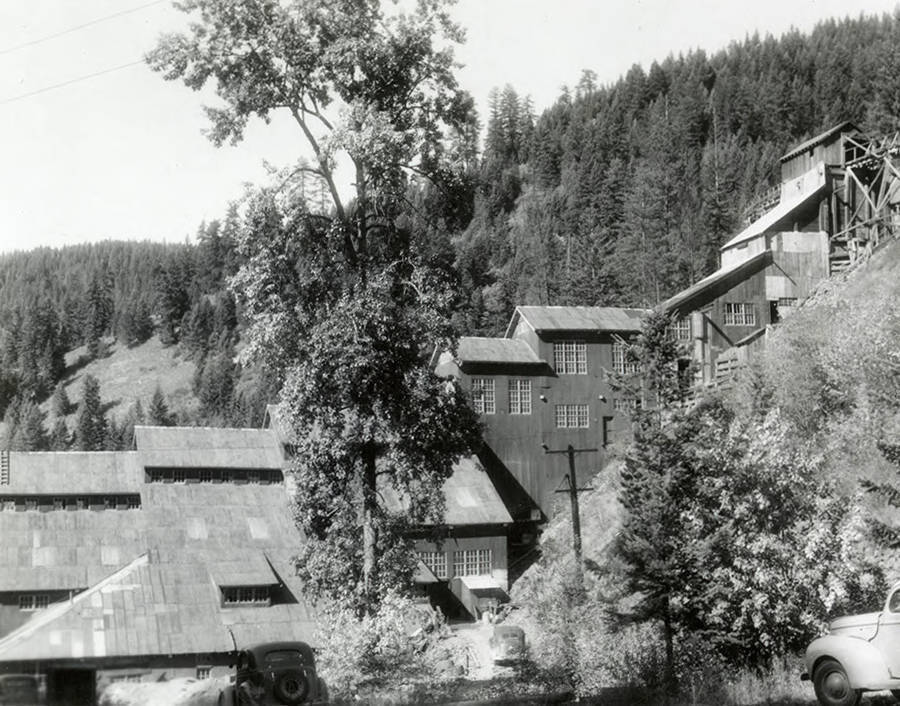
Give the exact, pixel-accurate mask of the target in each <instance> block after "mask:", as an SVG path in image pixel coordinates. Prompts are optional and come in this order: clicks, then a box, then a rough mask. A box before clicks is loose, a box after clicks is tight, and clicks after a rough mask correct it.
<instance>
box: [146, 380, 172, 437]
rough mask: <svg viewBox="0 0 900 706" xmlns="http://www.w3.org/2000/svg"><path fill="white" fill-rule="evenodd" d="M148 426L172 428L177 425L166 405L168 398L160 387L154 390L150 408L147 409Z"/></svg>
mask: <svg viewBox="0 0 900 706" xmlns="http://www.w3.org/2000/svg"><path fill="white" fill-rule="evenodd" d="M147 424H149V425H151V426H156V427H171V426H174V424H175V421H174V419H172V415H171V413H170V412H169V407H168V405H167V404H166V396H165V395H164V394H163V391H162V389H161V388H160V386H159V385H157V386H156V389H155V390H153V396H152V397H151V398H150V406H149V407H147Z"/></svg>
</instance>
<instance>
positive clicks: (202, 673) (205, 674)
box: [197, 667, 212, 679]
mask: <svg viewBox="0 0 900 706" xmlns="http://www.w3.org/2000/svg"><path fill="white" fill-rule="evenodd" d="M211 673H212V667H197V679H209V677H210V674H211Z"/></svg>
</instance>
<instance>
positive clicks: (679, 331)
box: [671, 318, 691, 341]
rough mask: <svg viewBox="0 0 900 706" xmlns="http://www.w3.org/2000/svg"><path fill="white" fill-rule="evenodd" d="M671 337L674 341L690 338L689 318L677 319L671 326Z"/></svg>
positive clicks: (688, 339)
mask: <svg viewBox="0 0 900 706" xmlns="http://www.w3.org/2000/svg"><path fill="white" fill-rule="evenodd" d="M671 331H672V337H673V338H674V339H675V340H676V341H690V340H691V320H690V319H688V318H684V319H678V320H677V321H675V322H674V323H673V324H672V327H671Z"/></svg>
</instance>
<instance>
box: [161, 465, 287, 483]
mask: <svg viewBox="0 0 900 706" xmlns="http://www.w3.org/2000/svg"><path fill="white" fill-rule="evenodd" d="M283 480H284V477H283V476H282V473H281V471H278V470H273V469H251V470H235V469H230V468H224V469H223V468H150V469H148V470H147V482H149V483H251V484H262V485H267V484H269V483H281V482H282V481H283Z"/></svg>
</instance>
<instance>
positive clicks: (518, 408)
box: [472, 378, 531, 414]
mask: <svg viewBox="0 0 900 706" xmlns="http://www.w3.org/2000/svg"><path fill="white" fill-rule="evenodd" d="M507 392H508V395H509V396H508V402H509V413H510V414H531V380H521V379H518V378H511V379H510V380H509V386H508V388H507ZM495 393H496V388H495V385H494V378H472V403H473V404H474V406H475V411H476V412H478V414H495V413H496V412H497V403H496V394H495Z"/></svg>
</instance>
